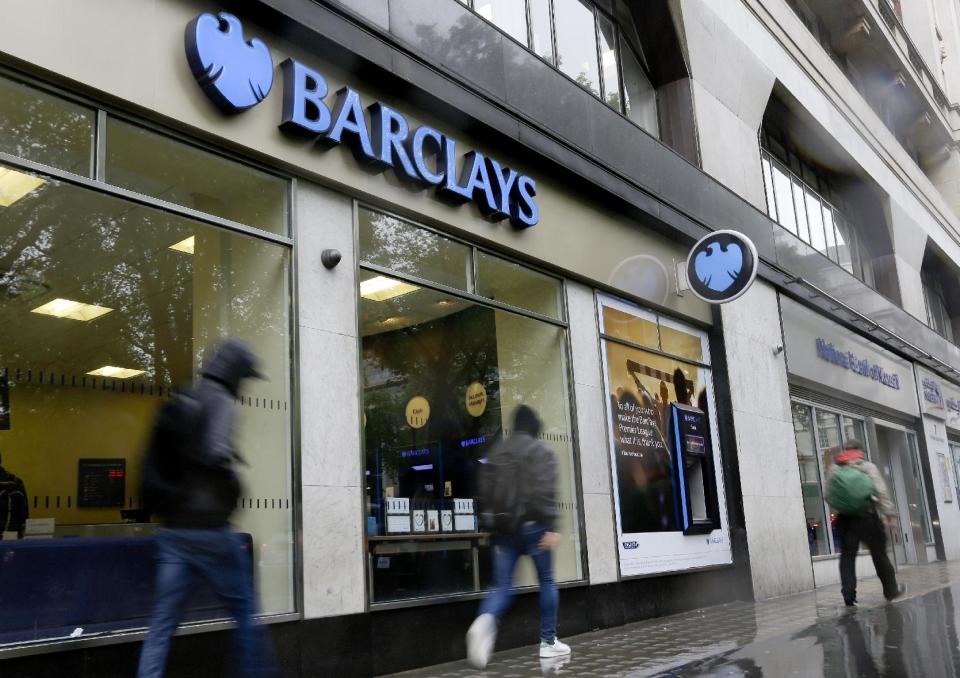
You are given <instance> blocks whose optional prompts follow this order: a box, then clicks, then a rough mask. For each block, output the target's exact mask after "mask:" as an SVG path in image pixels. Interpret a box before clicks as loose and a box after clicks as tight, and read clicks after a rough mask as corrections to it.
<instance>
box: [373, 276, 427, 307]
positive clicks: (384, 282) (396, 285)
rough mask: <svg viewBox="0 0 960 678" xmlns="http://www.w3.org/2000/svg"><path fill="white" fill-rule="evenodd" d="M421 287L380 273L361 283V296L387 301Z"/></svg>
mask: <svg viewBox="0 0 960 678" xmlns="http://www.w3.org/2000/svg"><path fill="white" fill-rule="evenodd" d="M419 289H420V288H419V287H417V286H416V285H411V284H410V283H405V282H400V281H399V280H393V279H392V278H386V277H384V276H382V275H378V276H376V277H375V278H370V279H369V280H364V281H363V282H361V283H360V296H361V297H363V298H364V299H370V300H371V301H386V300H387V299H393V298H394V297H399V296H403V295H404V294H410V293H411V292H416V291H417V290H419Z"/></svg>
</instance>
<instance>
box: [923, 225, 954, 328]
mask: <svg viewBox="0 0 960 678" xmlns="http://www.w3.org/2000/svg"><path fill="white" fill-rule="evenodd" d="M920 282H921V284H922V287H923V305H924V310H925V311H926V314H927V318H926V321H927V325H929V326H930V329H932V330H933V331H934V332H936V333H937V334H939V335H940V336H941V337H943V338H944V339H946V340H947V341H950V342H952V343H956V340H955V332H954V322H955V320H956V319H957V318H958V317H960V271H958V270H957V267H956V266H955V265H954V264H953V263H952V262H951V261H950V259H949V258H948V257H947V255H945V254H943V253H942V252H941V251H940V250H939V249H938V248H937V247H936V246H934V245H933V244H932V243H928V244H927V249H926V252H925V253H924V256H923V264H922V266H921V267H920Z"/></svg>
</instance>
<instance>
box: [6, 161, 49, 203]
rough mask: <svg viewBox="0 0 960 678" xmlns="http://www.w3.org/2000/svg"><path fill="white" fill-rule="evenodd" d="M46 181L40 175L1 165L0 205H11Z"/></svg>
mask: <svg viewBox="0 0 960 678" xmlns="http://www.w3.org/2000/svg"><path fill="white" fill-rule="evenodd" d="M45 183H47V182H46V181H45V180H43V179H41V178H39V177H35V176H33V175H30V174H24V173H23V172H18V171H16V170H12V169H9V168H6V167H0V207H10V205H12V204H13V203H15V202H17V201H18V200H20V199H21V198H23V197H24V196H26V195H29V194H30V193H33V192H34V191H35V190H37V189H38V188H40V187H41V186H43V185H44V184H45Z"/></svg>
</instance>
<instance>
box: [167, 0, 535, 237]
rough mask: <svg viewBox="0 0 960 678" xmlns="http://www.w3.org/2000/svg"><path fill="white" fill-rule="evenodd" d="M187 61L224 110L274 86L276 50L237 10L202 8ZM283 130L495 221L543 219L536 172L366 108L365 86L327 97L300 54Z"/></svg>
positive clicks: (293, 65) (287, 81)
mask: <svg viewBox="0 0 960 678" xmlns="http://www.w3.org/2000/svg"><path fill="white" fill-rule="evenodd" d="M185 43H186V52H187V63H188V64H189V66H190V70H191V72H192V73H193V76H194V78H195V79H196V80H197V83H198V84H199V85H200V87H201V88H202V89H203V91H204V92H205V93H206V94H207V96H208V97H210V99H211V100H212V101H213V102H214V103H215V104H216V105H217V106H218V107H220V109H221V110H223V111H225V112H227V113H239V112H241V111H244V110H247V109H249V108H251V107H253V106H255V105H257V104H258V103H260V102H261V101H263V100H264V99H265V98H266V96H267V95H268V94H269V93H270V90H271V88H272V85H273V60H272V57H271V55H270V50H269V49H268V48H267V46H266V45H265V44H264V43H263V41H262V40H260V39H258V38H253V39H251V40H249V41H247V40H244V38H243V27H242V25H241V23H240V20H239V19H237V17H235V16H233V15H231V14H227V13H225V12H221V13H220V14H219V15H217V16H214V15H212V14H201V15H200V16H198V17H197V18H196V19H194V20H193V21H191V22H190V23H189V24H188V25H187V29H186V35H185ZM280 66H281V71H282V73H283V115H282V119H281V122H280V128H281V129H283V130H284V131H287V132H290V133H294V134H298V135H304V136H307V137H310V138H316V139H318V140H320V141H321V142H322V143H323V145H324V146H326V147H332V146H337V145H340V144H347V145H348V146H350V148H351V149H352V151H353V153H354V155H355V156H356V157H357V159H358V160H359V161H360V162H361V163H363V164H366V165H368V166H370V167H373V168H375V169H379V170H386V169H390V170H392V171H393V172H394V173H395V174H396V175H397V176H398V177H399V178H400V179H402V180H404V181H406V182H408V183H409V184H411V185H413V186H417V187H421V188H428V187H433V188H435V190H436V191H437V194H438V196H439V197H441V198H442V199H444V200H446V201H448V202H451V203H454V204H461V203H465V202H474V203H476V204H477V206H478V207H479V209H480V211H481V212H482V213H483V214H484V216H485V217H486V218H487V219H489V220H491V221H500V220H503V219H509V220H510V223H511V224H513V225H514V226H515V227H517V228H527V227H530V226H533V225H535V224H536V223H537V222H538V221H539V219H540V213H539V209H538V208H537V204H536V201H535V200H534V196H536V194H537V190H536V189H537V184H536V182H535V181H534V180H533V179H532V178H530V177H529V176H526V175H523V174H520V173H519V172H517V170H514V169H511V168H510V167H506V166H505V165H503V164H501V163H500V162H498V161H497V160H495V159H493V158H490V157H487V156H485V155H484V154H482V153H480V152H479V151H475V150H469V151H467V152H464V153H461V150H460V149H459V148H458V144H457V141H456V139H453V138H452V137H449V136H447V135H445V134H443V133H441V132H439V131H438V130H436V129H434V128H432V127H430V126H428V125H421V126H419V127H416V128H411V126H410V124H409V123H408V122H407V119H406V117H405V116H404V115H403V114H402V113H400V112H399V111H396V110H394V109H392V108H390V107H389V106H386V105H384V104H382V103H380V102H374V103H372V104H370V105H369V106H367V107H366V108H364V105H363V102H362V100H361V98H360V95H359V93H358V92H357V91H356V90H354V89H352V88H350V87H342V88H341V89H339V90H338V91H337V92H336V94H335V95H334V96H333V101H332V102H329V103H328V95H329V87H328V85H327V81H326V79H325V78H324V77H323V75H321V74H320V73H318V72H317V71H315V70H313V69H311V68H309V67H307V66H305V65H304V64H302V63H300V62H299V61H296V60H294V59H287V60H285V61H284V62H283V63H282V64H281V65H280Z"/></svg>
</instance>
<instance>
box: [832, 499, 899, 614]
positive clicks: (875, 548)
mask: <svg viewBox="0 0 960 678" xmlns="http://www.w3.org/2000/svg"><path fill="white" fill-rule="evenodd" d="M837 530H838V531H839V533H840V538H841V539H842V540H843V548H842V549H841V551H840V590H841V591H842V592H843V600H844V601H845V602H847V603H852V602H855V601H856V600H857V569H856V566H857V551H859V550H860V543H861V542H863V543H864V544H866V546H867V548H868V549H870V557H871V558H873V566H874V568H876V570H877V576H878V577H880V582H881V583H882V584H883V595H884V596H885V597H886V598H892V597H893V596H895V595H896V594H897V575H896V573H895V572H894V570H893V565H892V564H891V563H890V558H888V557H887V531H886V528H884V526H883V521H881V520H880V517H879V516H878V515H877V514H876V513H868V514H866V515H863V516H844V515H840V516H837Z"/></svg>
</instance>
